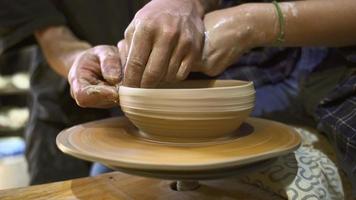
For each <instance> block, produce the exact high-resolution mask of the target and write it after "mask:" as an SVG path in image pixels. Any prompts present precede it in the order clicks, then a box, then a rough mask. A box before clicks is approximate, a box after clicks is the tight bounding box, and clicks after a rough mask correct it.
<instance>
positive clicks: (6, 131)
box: [0, 47, 34, 190]
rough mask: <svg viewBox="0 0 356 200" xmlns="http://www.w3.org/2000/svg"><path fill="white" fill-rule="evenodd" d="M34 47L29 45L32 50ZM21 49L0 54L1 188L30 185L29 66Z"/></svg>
mask: <svg viewBox="0 0 356 200" xmlns="http://www.w3.org/2000/svg"><path fill="white" fill-rule="evenodd" d="M32 48H34V47H27V49H28V50H31V49H32ZM23 59H30V58H28V57H22V58H21V57H19V56H17V52H14V51H9V52H7V53H6V54H2V55H1V56H0V177H1V179H0V190H1V189H7V188H13V187H20V186H27V185H28V183H29V176H28V172H27V163H26V160H25V155H24V152H25V142H24V127H25V125H26V122H27V121H28V118H29V109H28V104H29V101H28V99H29V97H28V95H29V93H28V92H29V82H30V80H29V66H26V65H23V63H30V62H26V60H23Z"/></svg>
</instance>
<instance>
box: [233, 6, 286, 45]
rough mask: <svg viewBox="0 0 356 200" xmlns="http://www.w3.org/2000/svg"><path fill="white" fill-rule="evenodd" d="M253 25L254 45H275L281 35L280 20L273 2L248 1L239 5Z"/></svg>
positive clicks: (242, 12)
mask: <svg viewBox="0 0 356 200" xmlns="http://www.w3.org/2000/svg"><path fill="white" fill-rule="evenodd" d="M239 7H240V9H241V11H240V12H241V14H242V15H244V16H245V17H246V21H248V23H249V24H250V25H251V29H252V31H251V34H252V36H251V37H253V41H254V42H253V43H254V44H253V47H263V46H273V45H276V41H277V39H278V35H279V31H280V28H279V21H278V16H277V14H276V8H275V6H274V5H273V4H272V3H248V4H243V5H241V6H239Z"/></svg>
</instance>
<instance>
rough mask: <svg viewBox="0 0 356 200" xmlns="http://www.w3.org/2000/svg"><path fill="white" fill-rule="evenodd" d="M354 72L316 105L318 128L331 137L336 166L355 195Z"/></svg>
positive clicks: (355, 107)
mask: <svg viewBox="0 0 356 200" xmlns="http://www.w3.org/2000/svg"><path fill="white" fill-rule="evenodd" d="M355 94H356V73H355V74H354V75H352V76H351V77H349V78H348V79H347V80H345V81H343V82H342V83H340V85H339V86H337V87H336V88H335V89H334V90H333V91H332V92H331V93H330V94H329V95H328V96H327V97H326V98H324V99H323V100H322V101H321V104H320V105H319V106H318V109H317V112H316V114H317V116H318V117H319V124H318V126H319V127H318V128H319V129H320V130H323V131H324V132H325V133H327V134H328V136H329V138H331V142H332V143H333V145H334V147H335V150H336V153H337V157H338V159H339V161H340V162H339V164H340V166H341V167H342V168H343V169H344V171H345V172H346V173H347V175H348V177H350V179H351V181H352V184H353V187H354V189H353V192H354V195H356V95H355Z"/></svg>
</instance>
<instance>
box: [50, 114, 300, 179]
mask: <svg viewBox="0 0 356 200" xmlns="http://www.w3.org/2000/svg"><path fill="white" fill-rule="evenodd" d="M299 144H300V138H299V136H298V134H297V133H296V132H295V131H294V130H293V129H292V128H290V127H289V126H286V125H283V124H281V123H277V122H273V121H269V120H264V119H257V118H249V119H247V120H246V121H245V124H244V125H243V126H241V129H240V130H237V131H236V132H235V133H232V134H231V135H230V136H228V137H226V138H220V139H217V140H214V141H202V142H200V143H199V142H198V143H184V144H182V143H175V142H174V141H172V142H159V141H157V140H155V139H152V138H145V137H144V136H143V135H142V133H140V132H139V130H138V129H137V128H136V127H135V126H133V125H132V124H131V122H130V121H129V120H128V119H126V118H125V117H120V118H110V119H105V120H100V121H94V122H90V123H86V124H82V125H77V126H74V127H72V128H69V129H66V130H64V131H62V132H61V133H60V134H59V136H58V137H57V145H58V147H59V148H60V149H61V150H62V151H63V152H64V153H67V154H70V155H73V156H75V157H78V158H81V159H84V160H89V161H93V162H100V163H103V164H105V165H107V166H110V167H112V168H114V169H117V170H120V171H123V172H126V173H130V174H135V175H140V176H149V177H156V178H163V179H177V180H200V179H215V178H222V177H225V176H232V175H239V174H246V173H247V172H250V171H255V170H258V169H260V168H262V167H266V166H268V164H270V163H271V162H273V159H274V158H276V157H278V156H281V155H284V154H286V153H289V152H291V151H294V150H295V149H296V148H298V146H299Z"/></svg>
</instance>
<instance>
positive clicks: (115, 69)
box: [35, 26, 122, 108]
mask: <svg viewBox="0 0 356 200" xmlns="http://www.w3.org/2000/svg"><path fill="white" fill-rule="evenodd" d="M35 36H36V39H37V41H38V43H39V44H40V46H41V50H42V52H43V54H44V55H45V57H46V60H47V62H48V63H49V65H50V66H51V67H52V69H53V70H54V71H56V72H57V73H58V74H60V75H61V76H63V77H64V78H67V77H68V82H69V84H70V86H71V87H70V90H71V94H72V96H73V98H74V99H75V100H76V102H77V104H78V105H79V106H81V107H94V108H107V107H113V106H117V101H118V90H117V85H118V84H119V83H120V82H121V79H122V71H121V61H120V54H119V49H118V48H117V47H115V46H108V45H100V46H95V47H92V46H91V45H90V44H89V43H87V42H85V41H82V40H80V39H78V38H77V37H75V35H74V34H73V33H72V32H71V30H70V29H69V28H68V27H66V26H53V27H47V28H43V29H41V30H38V31H36V32H35ZM119 46H122V45H119Z"/></svg>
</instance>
